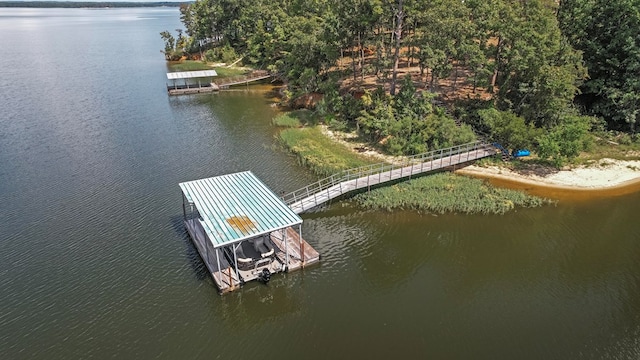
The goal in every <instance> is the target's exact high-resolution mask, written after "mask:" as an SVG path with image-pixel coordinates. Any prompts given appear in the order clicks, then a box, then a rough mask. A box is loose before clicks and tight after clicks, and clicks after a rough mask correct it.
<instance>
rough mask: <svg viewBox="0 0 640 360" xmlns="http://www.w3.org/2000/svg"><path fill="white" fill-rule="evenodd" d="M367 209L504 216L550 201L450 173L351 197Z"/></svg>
mask: <svg viewBox="0 0 640 360" xmlns="http://www.w3.org/2000/svg"><path fill="white" fill-rule="evenodd" d="M354 200H355V201H356V202H357V203H359V204H360V205H361V206H363V207H365V208H369V209H384V210H389V211H391V210H393V209H413V210H421V211H427V212H432V213H439V214H442V213H447V212H454V213H466V214H476V213H482V214H504V213H506V212H507V211H510V210H513V209H514V208H516V207H538V206H542V205H545V204H550V203H553V202H552V201H551V200H548V199H543V198H539V197H535V196H531V195H528V194H526V193H524V192H521V191H516V190H509V189H501V188H495V187H493V186H491V185H489V184H487V183H486V182H484V181H483V180H480V179H473V178H468V177H465V176H460V175H455V174H452V173H439V174H435V175H430V176H425V177H421V178H418V179H414V180H411V181H407V182H403V183H399V184H396V185H393V186H388V187H383V188H379V189H375V190H373V191H371V192H367V193H362V194H359V195H357V196H355V197H354Z"/></svg>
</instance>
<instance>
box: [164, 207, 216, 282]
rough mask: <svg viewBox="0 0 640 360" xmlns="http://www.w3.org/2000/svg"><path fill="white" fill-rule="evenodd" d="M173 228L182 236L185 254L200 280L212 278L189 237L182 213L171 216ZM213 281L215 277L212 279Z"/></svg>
mask: <svg viewBox="0 0 640 360" xmlns="http://www.w3.org/2000/svg"><path fill="white" fill-rule="evenodd" d="M170 223H171V228H172V229H173V231H174V232H175V233H176V235H178V236H179V237H180V240H182V243H183V244H184V251H185V255H186V257H187V259H188V261H189V265H190V266H191V269H192V272H193V274H194V275H195V277H196V279H198V281H205V280H207V279H210V278H211V275H209V270H208V269H207V267H206V265H205V264H204V262H203V261H202V258H201V257H200V253H198V249H196V247H195V245H193V242H192V241H191V238H190V237H189V233H188V232H187V229H186V228H185V226H184V222H183V220H182V215H174V216H171V217H170ZM211 281H213V279H211Z"/></svg>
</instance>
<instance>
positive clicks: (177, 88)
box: [167, 70, 219, 95]
mask: <svg viewBox="0 0 640 360" xmlns="http://www.w3.org/2000/svg"><path fill="white" fill-rule="evenodd" d="M216 76H218V73H217V72H216V71H215V70H200V71H182V72H170V73H167V79H168V80H171V84H167V91H168V92H169V95H181V94H198V93H204V92H212V91H217V90H219V87H218V85H216V84H215V83H214V82H213V78H214V77H216ZM193 79H197V83H194V82H193ZM203 79H208V82H202V80H203ZM180 80H182V81H180ZM190 81H191V82H190Z"/></svg>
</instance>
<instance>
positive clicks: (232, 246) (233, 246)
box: [231, 243, 240, 280]
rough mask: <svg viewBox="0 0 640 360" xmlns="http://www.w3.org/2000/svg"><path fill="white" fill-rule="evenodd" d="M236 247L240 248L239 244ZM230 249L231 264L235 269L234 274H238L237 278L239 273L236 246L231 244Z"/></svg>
mask: <svg viewBox="0 0 640 360" xmlns="http://www.w3.org/2000/svg"><path fill="white" fill-rule="evenodd" d="M238 246H240V243H238ZM231 249H232V250H233V263H234V265H235V267H236V274H238V277H240V272H239V271H238V254H236V246H235V245H234V244H231ZM238 280H240V279H238Z"/></svg>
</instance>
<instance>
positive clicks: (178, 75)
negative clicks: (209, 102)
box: [167, 70, 272, 95]
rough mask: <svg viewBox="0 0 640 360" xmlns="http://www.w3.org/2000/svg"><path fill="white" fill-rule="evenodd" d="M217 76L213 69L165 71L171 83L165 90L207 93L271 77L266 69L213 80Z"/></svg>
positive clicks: (180, 93) (170, 91) (171, 93)
mask: <svg viewBox="0 0 640 360" xmlns="http://www.w3.org/2000/svg"><path fill="white" fill-rule="evenodd" d="M217 76H218V74H217V72H216V71H215V70H201V71H184V72H170V73H167V79H168V80H171V84H167V92H168V93H169V95H186V94H200V93H209V92H214V91H218V90H223V89H228V88H229V87H230V86H234V85H248V84H249V83H251V82H255V81H260V80H264V79H268V78H270V77H272V75H271V74H270V73H269V72H268V71H264V70H255V71H252V72H251V73H249V74H246V75H242V76H233V77H227V78H223V79H220V80H219V81H214V77H217ZM193 79H196V80H197V83H194V80H193ZM180 80H182V81H180Z"/></svg>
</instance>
